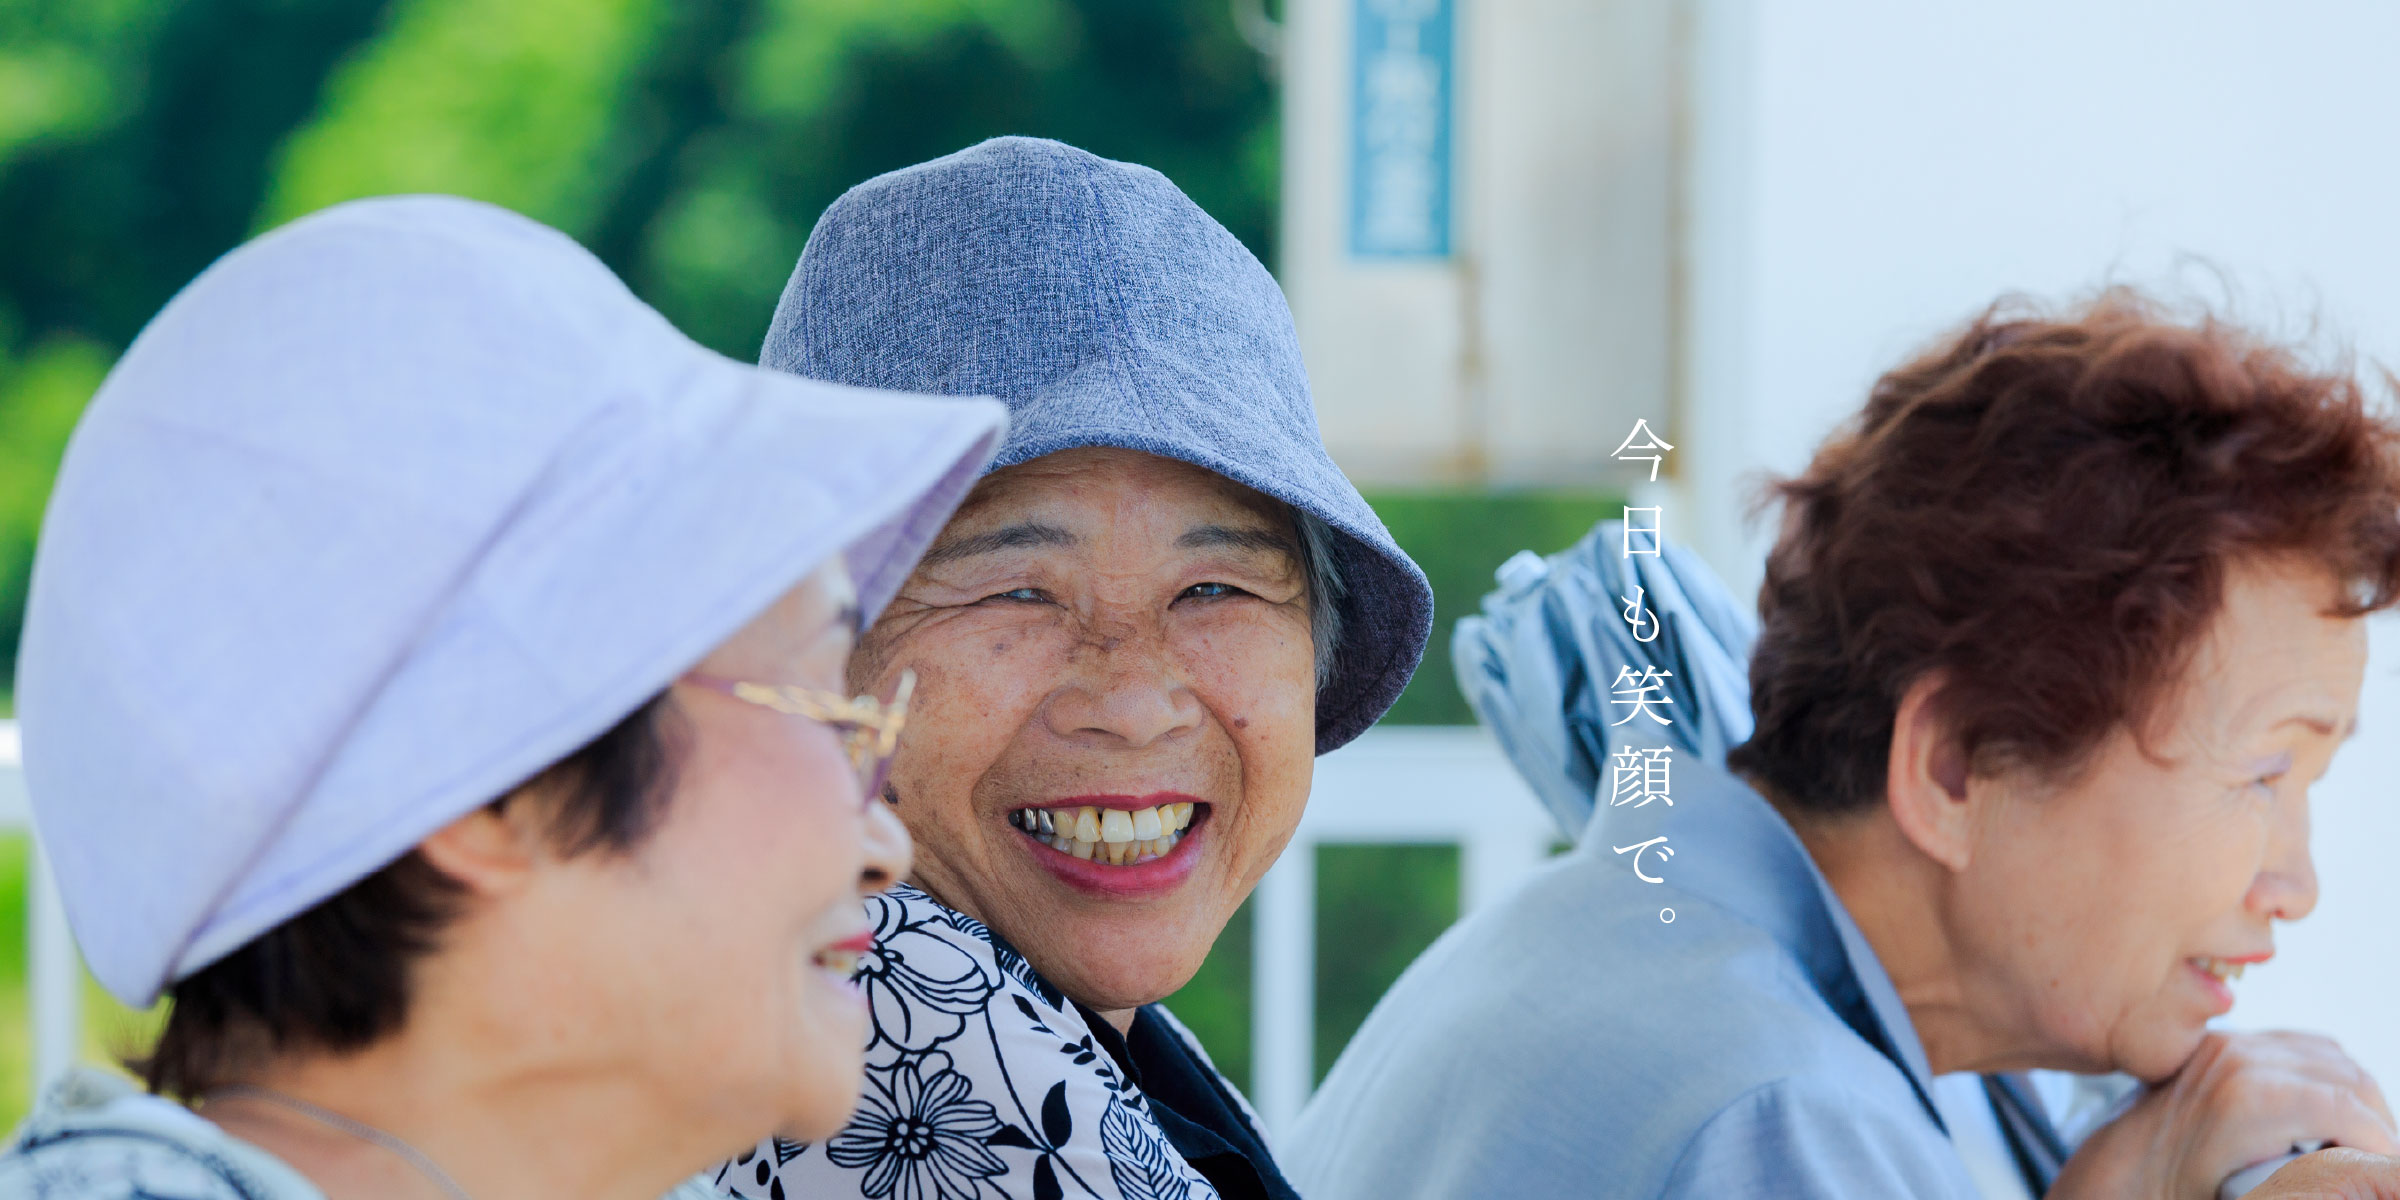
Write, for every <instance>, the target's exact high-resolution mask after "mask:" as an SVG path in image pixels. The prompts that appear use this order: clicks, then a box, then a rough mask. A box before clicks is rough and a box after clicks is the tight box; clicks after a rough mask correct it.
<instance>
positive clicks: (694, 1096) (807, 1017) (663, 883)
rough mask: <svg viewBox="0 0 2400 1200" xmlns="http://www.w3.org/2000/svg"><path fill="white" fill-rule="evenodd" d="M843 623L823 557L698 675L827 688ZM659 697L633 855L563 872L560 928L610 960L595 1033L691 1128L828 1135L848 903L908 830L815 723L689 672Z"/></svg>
mask: <svg viewBox="0 0 2400 1200" xmlns="http://www.w3.org/2000/svg"><path fill="white" fill-rule="evenodd" d="M856 624H857V602H856V599H855V596H854V594H853V592H852V590H851V584H850V580H849V577H848V575H847V574H846V573H844V572H843V570H842V569H841V567H840V566H838V565H835V566H829V567H827V568H824V569H822V570H820V571H819V572H818V573H817V574H815V575H812V576H810V577H809V579H808V580H806V581H804V582H803V583H802V584H801V585H800V586H799V587H798V588H796V589H794V590H793V591H792V592H790V593H788V594H787V595H785V596H784V597H783V599H782V600H780V601H779V602H777V604H776V605H775V606H774V607H773V608H771V609H769V610H768V611H767V612H766V613H764V614H762V615H761V616H760V617H759V618H758V619H757V620H756V621H753V622H752V623H751V624H750V625H749V626H748V627H746V628H745V629H743V630H742V631H741V632H740V633H738V634H736V635H735V636H734V637H733V638H731V639H730V640H728V641H726V642H725V643H724V644H723V645H721V646H719V647H718V648H717V649H716V650H715V651H714V652H712V653H711V654H709V656H708V657H707V658H706V659H704V660H703V661H702V662H701V663H699V664H698V665H697V667H696V668H695V669H696V670H698V671H700V672H703V673H706V674H709V675H714V676H717V677H720V678H727V679H735V680H744V681H752V682H759V683H768V684H793V685H799V686H802V687H808V688H815V689H822V690H824V691H828V692H839V691H840V689H841V688H842V686H843V683H844V680H843V673H844V669H845V665H846V660H847V658H848V656H849V653H850V650H851V642H852V631H853V630H854V629H855V628H856ZM671 694H672V696H673V698H674V705H675V709H676V713H675V715H674V716H673V717H672V718H670V724H669V729H670V730H671V737H670V742H671V744H672V745H673V746H674V750H675V754H676V758H675V762H674V766H673V770H672V778H673V782H674V792H673V795H672V796H671V798H670V799H669V800H668V801H667V803H666V805H665V808H664V810H663V816H662V819H661V821H660V823H659V825H658V826H657V828H656V829H655V830H654V831H653V832H652V834H651V835H650V836H649V837H648V838H647V839H646V840H644V841H643V842H641V843H640V844H639V845H637V846H636V847H635V848H634V849H633V851H632V852H631V853H630V855H628V856H625V857H623V858H619V857H616V856H611V855H587V856H584V857H581V858H577V859H573V860H570V861H569V862H568V863H567V864H566V866H567V867H568V868H569V869H576V870H583V871H588V872H591V873H593V875H594V878H593V879H592V880H591V881H590V882H589V883H587V884H586V885H585V886H584V888H583V893H584V894H581V895H578V896H576V897H574V900H575V902H576V905H577V907H578V909H579V910H580V911H579V913H578V914H577V915H578V917H579V919H580V921H581V928H580V930H579V931H578V932H575V933H573V934H571V935H568V936H574V937H578V938H584V937H587V932H585V931H588V939H589V940H590V941H591V942H592V943H593V944H594V945H596V946H598V947H600V948H601V949H599V950H594V951H592V953H593V954H595V955H596V954H599V953H601V952H602V951H603V950H604V951H606V952H607V953H610V954H613V956H614V959H613V970H611V971H610V972H609V979H608V980H607V982H608V985H609V986H608V988H607V989H606V993H607V994H608V995H611V996H614V997H615V1001H614V1005H615V1011H614V1012H613V1013H612V1014H611V1019H610V1020H608V1021H607V1022H605V1023H604V1025H603V1029H604V1030H606V1031H608V1036H610V1037H612V1038H613V1039H615V1040H617V1041H620V1042H621V1043H622V1044H624V1045H625V1046H626V1047H628V1048H629V1051H631V1052H632V1053H633V1054H634V1055H635V1056H636V1057H638V1060H639V1064H640V1067H641V1069H642V1070H643V1071H644V1072H645V1073H647V1075H648V1078H647V1079H646V1082H647V1083H649V1084H650V1085H651V1086H652V1087H653V1089H654V1094H655V1095H656V1096H658V1097H661V1098H664V1100H663V1101H662V1102H667V1103H671V1104H673V1105H674V1106H675V1107H676V1108H677V1110H678V1111H681V1112H685V1113H687V1114H688V1115H689V1119H690V1121H691V1124H692V1127H697V1128H706V1129H724V1130H737V1131H739V1130H746V1131H747V1133H746V1135H744V1136H746V1137H747V1138H748V1139H753V1140H754V1139H756V1138H759V1137H763V1136H765V1135H766V1133H768V1132H769V1131H770V1128H772V1129H773V1130H774V1131H777V1132H782V1133H785V1134H787V1135H789V1136H793V1137H821V1136H825V1135H829V1134H831V1133H833V1132H835V1131H837V1130H839V1129H840V1128H841V1126H842V1125H843V1123H844V1122H845V1121H847V1120H848V1118H849V1115H850V1111H851V1109H852V1108H853V1107H854V1106H855V1105H856V1103H857V1101H858V1096H859V1092H860V1086H861V1080H862V1078H863V1074H862V1072H863V1070H864V1064H863V1047H864V1046H865V1045H866V1041H867V1015H866V1007H865V1002H864V999H863V998H862V996H861V995H860V993H859V991H858V989H857V988H856V987H855V986H854V985H853V984H852V983H851V982H850V978H849V966H850V963H851V961H852V960H854V959H855V958H856V956H857V955H858V954H859V953H861V952H863V951H864V950H865V949H866V946H865V943H864V942H863V940H862V939H863V937H864V935H865V934H866V931H867V917H866V913H865V911H864V910H863V907H862V906H861V905H860V903H859V898H860V896H861V894H862V893H865V892H873V891H877V890H880V889H881V888H882V887H884V886H886V885H887V884H888V883H890V882H891V881H894V880H896V879H898V878H900V877H901V876H902V874H903V873H904V872H905V871H906V870H907V869H908V856H909V851H908V841H907V835H906V833H905V832H904V831H903V830H902V829H901V828H900V827H899V824H898V822H897V821H895V820H894V819H893V818H892V816H891V814H890V813H889V812H888V811H887V810H886V809H885V808H884V806H882V805H880V804H874V805H869V804H867V803H866V802H865V795H864V787H863V784H862V782H861V780H860V778H859V774H858V772H857V771H856V770H854V769H853V768H852V766H851V763H850V759H849V758H848V756H847V755H846V753H845V751H844V748H843V744H842V742H841V740H840V738H839V737H838V736H837V735H836V734H835V733H834V732H833V731H832V730H831V729H829V728H828V727H827V726H825V725H822V724H819V723H817V722H815V721H811V720H808V719H806V718H802V717H796V716H789V715H785V714H783V713H779V712H775V711H772V710H770V709H766V708H760V707H756V706H753V705H750V704H746V703H744V702H742V701H739V700H736V699H734V698H732V697H731V696H727V695H724V694H722V693H719V692H715V691H711V690H707V689H704V688H700V687H695V686H691V685H689V684H678V685H677V686H676V687H675V688H673V689H672V693H671ZM583 990H584V991H585V992H586V993H587V994H589V993H594V992H599V991H601V990H602V989H599V988H587V989H583ZM741 1145H742V1141H741V1139H739V1138H736V1139H735V1140H733V1141H729V1142H728V1144H726V1145H724V1146H722V1147H718V1149H720V1150H725V1151H731V1150H734V1149H738V1148H740V1146H741Z"/></svg>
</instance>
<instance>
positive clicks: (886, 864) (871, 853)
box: [858, 799, 914, 896]
mask: <svg viewBox="0 0 2400 1200" xmlns="http://www.w3.org/2000/svg"><path fill="white" fill-rule="evenodd" d="M862 840H863V841H864V843H865V846H866V851H867V854H866V862H865V864H864V865H862V866H861V867H860V868H859V871H858V891H859V894H860V895H864V896H872V895H874V894H875V893H877V892H880V891H882V890H884V889H885V888H888V887H890V886H892V885H893V884H895V883H898V882H900V881H901V880H903V879H906V878H908V868H909V860H910V858H911V857H912V856H913V853H914V850H913V847H912V846H911V845H910V843H909V840H908V827H907V826H906V825H902V824H901V823H900V814H898V813H895V812H893V811H892V806H891V805H889V804H886V803H884V802H883V801H882V800H880V799H877V800H873V801H870V802H869V803H868V804H867V820H866V830H865V833H864V837H863V839H862Z"/></svg>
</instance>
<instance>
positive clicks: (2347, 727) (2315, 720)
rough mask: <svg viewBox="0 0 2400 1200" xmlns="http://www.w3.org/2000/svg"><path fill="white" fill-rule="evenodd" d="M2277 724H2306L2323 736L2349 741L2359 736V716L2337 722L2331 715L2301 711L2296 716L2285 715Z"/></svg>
mask: <svg viewBox="0 0 2400 1200" xmlns="http://www.w3.org/2000/svg"><path fill="white" fill-rule="evenodd" d="M2276 724H2277V725H2278V726H2283V725H2306V726H2308V727H2309V728H2310V729H2313V730H2315V731H2316V732H2317V733H2318V734H2319V735H2321V736H2324V737H2337V736H2338V737H2339V738H2340V739H2341V740H2343V741H2345V742H2346V741H2349V740H2350V739H2351V738H2353V737H2356V736H2358V718H2357V717H2352V718H2350V719H2349V720H2347V721H2341V722H2337V721H2335V720H2334V719H2333V718H2331V717H2326V716H2322V715H2320V714H2317V713H2300V714H2297V715H2295V716H2289V717H2285V718H2284V719H2283V720H2281V721H2278V722H2276Z"/></svg>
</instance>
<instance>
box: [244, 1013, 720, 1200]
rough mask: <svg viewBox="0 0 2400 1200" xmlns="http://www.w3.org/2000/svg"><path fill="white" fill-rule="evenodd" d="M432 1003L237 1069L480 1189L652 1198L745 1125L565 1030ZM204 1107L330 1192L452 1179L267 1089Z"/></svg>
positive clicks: (412, 1193) (406, 1192)
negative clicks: (373, 1035)
mask: <svg viewBox="0 0 2400 1200" xmlns="http://www.w3.org/2000/svg"><path fill="white" fill-rule="evenodd" d="M423 1008H424V1010H425V1011H420V1012H415V1013H412V1015H411V1018H410V1021H409V1025H408V1026H407V1028H405V1029H403V1030H402V1031H401V1032H400V1033H398V1034H395V1035H393V1036H391V1037H388V1038H386V1039H384V1040H382V1041H380V1042H378V1043H376V1044H375V1045H373V1046H370V1047H368V1048H367V1049H365V1050H363V1051H359V1052H356V1053H352V1054H345V1055H338V1056H337V1055H327V1054H316V1055H307V1056H298V1057H287V1058H284V1059H280V1060H277V1061H275V1062H273V1063H271V1064H268V1066H267V1067H266V1069H265V1070H262V1071H260V1072H259V1073H257V1074H256V1075H254V1076H252V1077H250V1078H248V1079H245V1080H244V1081H243V1082H246V1083H251V1084H255V1085H256V1086H258V1087H262V1088H266V1089H269V1090H271V1091H274V1092H278V1093H281V1094H283V1095H285V1096H290V1097H292V1098H294V1099H298V1100H302V1101H306V1102H307V1103H309V1104H313V1105H316V1106H318V1107H320V1108H323V1109H326V1110H327V1111H329V1112H333V1113H338V1114H340V1115H341V1116H344V1117H347V1118H349V1119H350V1120H353V1121H357V1122H360V1123H363V1124H365V1125H368V1126H370V1127H372V1128H374V1129H376V1130H379V1131H381V1132H382V1133H384V1134H387V1135H389V1136H391V1137H394V1138H397V1139H399V1140H400V1141H402V1142H404V1143H406V1144H407V1145H409V1146H411V1147H413V1148H414V1149H416V1150H417V1151H418V1152H419V1153H420V1154H423V1155H424V1156H425V1157H426V1158H428V1159H430V1160H432V1161H433V1162H434V1163H435V1164H436V1165H438V1166H439V1167H440V1169H441V1170H442V1171H443V1173H445V1174H447V1175H448V1176H449V1177H450V1178H451V1179H452V1180H453V1181H455V1182H456V1183H457V1185H458V1186H459V1187H460V1188H461V1189H463V1190H464V1191H465V1192H466V1193H467V1194H468V1195H469V1196H471V1197H473V1198H474V1200H514V1198H520V1197H521V1198H526V1200H531V1198H534V1197H550V1196H578V1197H591V1198H594V1200H657V1198H658V1197H659V1196H661V1195H664V1194H665V1193H666V1192H667V1191H668V1190H670V1189H671V1188H673V1187H674V1186H675V1185H676V1184H678V1183H681V1182H682V1181H683V1180H684V1179H686V1178H688V1177H689V1176H690V1175H691V1174H692V1173H693V1172H694V1171H697V1170H700V1169H701V1168H702V1167H703V1166H704V1165H705V1164H707V1163H709V1162H710V1161H713V1160H714V1159H715V1158H717V1157H721V1156H722V1155H723V1154H725V1153H728V1152H730V1151H731V1150H734V1149H738V1148H739V1145H740V1143H741V1142H742V1140H743V1135H742V1133H741V1132H736V1131H726V1132H727V1136H725V1137H711V1136H710V1135H709V1133H708V1131H707V1130H705V1129H700V1128H697V1127H698V1126H699V1125H700V1124H701V1122H700V1121H699V1120H696V1119H695V1114H694V1113H693V1112H692V1111H691V1110H690V1108H688V1107H680V1106H676V1105H674V1104H672V1102H671V1098H670V1097H667V1096H663V1095H661V1089H659V1088H658V1087H657V1086H656V1085H655V1081H654V1080H648V1079H645V1078H644V1076H643V1075H642V1073H640V1072H639V1071H637V1070H636V1069H634V1068H633V1067H632V1065H631V1064H630V1063H628V1062H622V1061H619V1062H611V1061H606V1060H603V1059H600V1058H596V1057H594V1056H592V1055H591V1054H589V1053H578V1052H572V1051H571V1052H569V1053H559V1052H557V1051H558V1048H559V1046H560V1044H561V1039H560V1038H559V1036H558V1035H557V1034H556V1033H555V1032H550V1031H543V1030H539V1029H535V1028H528V1027H526V1025H525V1024H524V1022H523V1018H522V1017H518V1018H517V1019H516V1020H515V1021H514V1022H510V1021H507V1020H506V1019H503V1020H499V1021H460V1020H458V1019H457V1014H454V1013H445V1012H442V1011H439V1009H438V1006H436V1005H425V1006H423ZM487 1015H489V1014H487ZM603 1052H604V1053H605V1051H603ZM202 1111H203V1114H204V1115H206V1116H207V1117H208V1118H209V1119H211V1120H213V1121H216V1122H217V1123H218V1124H219V1125H221V1126H223V1127H224V1128H225V1129H226V1131H227V1132H228V1133H231V1134H232V1135H234V1136H235V1137H239V1138H242V1139H243V1140H245V1141H248V1142H251V1143H252V1144H254V1145H257V1146H258V1147H260V1148H261V1149H263V1150H265V1151H267V1152H268V1153H270V1154H273V1155H275V1156H276V1157H277V1158H280V1159H282V1160H283V1161H284V1162H285V1163H287V1164H288V1165H290V1166H291V1167H292V1168H293V1169H295V1170H297V1171H299V1172H300V1173H301V1174H303V1175H305V1176H308V1177H309V1178H310V1180H311V1181H313V1182H315V1183H316V1184H317V1185H318V1186H319V1187H320V1188H321V1189H322V1190H323V1191H325V1192H326V1193H327V1194H328V1195H332V1196H361V1197H379V1198H387V1200H401V1198H413V1197H442V1195H443V1193H442V1191H441V1189H440V1188H439V1187H438V1186H437V1185H436V1184H435V1183H434V1182H433V1181H432V1180H431V1179H429V1178H427V1177H426V1176H425V1175H424V1173H423V1172H421V1171H419V1170H418V1169H417V1168H416V1167H414V1166H413V1165H411V1164H409V1163H408V1162H407V1160H406V1159H405V1158H403V1157H402V1156H400V1155H397V1154H395V1153H393V1152H392V1151H391V1150H389V1149H387V1148H385V1147H383V1146H379V1145H376V1144H375V1143H373V1142H372V1141H369V1140H367V1139H364V1138H361V1137H358V1136H356V1135H355V1134H351V1133H347V1132H343V1131H341V1130H338V1129H335V1128H332V1127H330V1126H328V1125H326V1124H324V1123H322V1122H319V1121H316V1120H313V1119H312V1118H310V1117H307V1116H304V1115H302V1114H301V1113H299V1112H297V1111H294V1110H291V1109H288V1108H283V1107H280V1106H277V1105H275V1104H273V1103H272V1102H270V1101H266V1100H262V1099H253V1098H244V1097H240V1096H238V1095H235V1096H228V1097H226V1098H224V1099H222V1100H219V1101H215V1102H212V1103H209V1104H207V1105H206V1106H205V1107H204V1108H203V1110H202Z"/></svg>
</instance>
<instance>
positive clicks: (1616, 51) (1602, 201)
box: [1279, 0, 1677, 484]
mask: <svg viewBox="0 0 2400 1200" xmlns="http://www.w3.org/2000/svg"><path fill="white" fill-rule="evenodd" d="M1359 3H1360V0H1292V2H1291V4H1290V5H1289V10H1288V14H1287V20H1286V32H1285V44H1286V47H1287V50H1286V75H1285V80H1286V89H1285V96H1284V104H1285V122H1284V131H1285V132H1284V139H1285V140H1284V161H1285V176H1284V232H1283V250H1282V254H1283V261H1282V262H1281V263H1280V264H1279V273H1280V275H1281V277H1282V280H1283V283H1284V286H1285V289H1286V291H1287V292H1288V293H1289V294H1290V296H1291V298H1292V305H1293V309H1294V313H1295V316H1296V318H1297V320H1298V322H1299V326H1300V336H1301V344H1302V348H1303V350H1304V352H1305V353H1306V355H1307V359H1308V365H1309V373H1310V378H1311V382H1312V384H1313V386H1314V388H1315V391H1316V398H1317V411H1318V420H1319V423H1320V424H1321V425H1322V427H1323V429H1324V432H1325V439H1326V443H1327V446H1328V447H1329V448H1330V449H1331V450H1332V452H1333V455H1334V458H1335V459H1336V460H1337V461H1339V462H1340V463H1341V464H1342V465H1343V467H1344V468H1346V469H1347V470H1349V471H1350V472H1351V474H1352V475H1353V476H1354V477H1357V478H1359V479H1360V480H1362V481H1364V482H1369V483H1402V484H1423V483H1455V482H1466V483H1483V482H1495V483H1534V482H1540V483H1562V482H1563V483H1592V482H1598V481H1602V480H1604V479H1608V478H1627V477H1630V476H1629V473H1628V469H1627V468H1625V467H1623V466H1622V464H1617V463H1614V462H1612V461H1611V460H1610V459H1609V457H1608V456H1609V452H1610V451H1612V450H1614V449H1615V448H1616V446H1617V444H1618V443H1619V441H1621V440H1622V439H1623V437H1624V435H1625V432H1626V431H1627V430H1628V429H1629V428H1631V426H1632V423H1633V420H1634V418H1635V417H1637V416H1647V417H1648V418H1650V421H1651V424H1652V425H1653V426H1654V427H1662V428H1663V423H1664V418H1665V414H1666V407H1667V399H1666V397H1667V392H1668V388H1669V376H1670V373H1671V363H1672V361H1673V360H1672V356H1671V354H1670V353H1669V347H1670V345H1671V344H1672V331H1671V326H1672V325H1673V323H1674V320H1675V314H1676V308H1675V306H1674V305H1673V304H1672V303H1671V302H1670V287H1671V285H1670V275H1671V269H1672V263H1673V259H1674V255H1673V245H1674V243H1673V239H1672V236H1671V234H1672V215H1673V210H1672V203H1671V201H1672V192H1673V187H1674V183H1675V172H1674V170H1673V167H1672V155H1671V147H1670V145H1669V140H1670V136H1671V131H1672V128H1673V122H1672V121H1671V112H1670V108H1671V102H1672V97H1673V94H1674V92H1673V87H1672V83H1673V79H1674V75H1675V69H1676V67H1675V64H1676V61H1677V60H1676V58H1675V56H1674V55H1673V54H1672V53H1671V42H1672V37H1673V32H1674V19H1673V18H1674V14H1675V10H1674V8H1673V7H1672V6H1671V5H1667V4H1663V3H1658V2H1655V0H1639V2H1628V0H1458V9H1457V18H1456V27H1457V32H1456V36H1457V48H1456V52H1455V62H1456V79H1457V91H1456V100H1457V103H1456V106H1455V110H1454V121H1455V129H1456V134H1455V147H1456V148H1455V152H1454V160H1453V181H1454V196H1455V202H1454V212H1453V219H1452V243H1453V250H1452V253H1451V254H1450V255H1449V256H1448V257H1447V258H1444V259H1440V260H1433V261H1418V260H1399V261H1395V260H1389V259H1376V258H1362V257H1359V256H1357V255H1354V254H1353V253H1351V250H1350V242H1349V238H1348V219H1349V212H1350V188H1351V179H1350V161H1351V156H1350V136H1351V120H1352V112H1351V107H1352V98H1351V57H1352V46H1353V43H1354V27H1353V25H1352V20H1353V17H1354V15H1355V14H1356V12H1357V11H1358V7H1359ZM1667 436H1668V437H1669V438H1670V439H1672V438H1673V436H1674V435H1673V434H1671V433H1670V434H1667Z"/></svg>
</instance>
